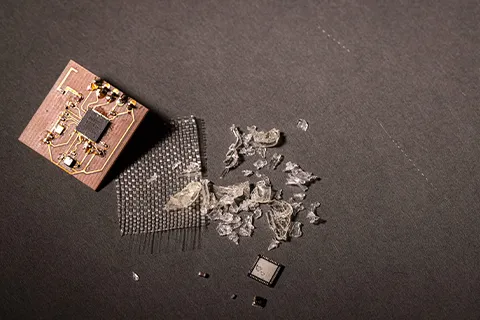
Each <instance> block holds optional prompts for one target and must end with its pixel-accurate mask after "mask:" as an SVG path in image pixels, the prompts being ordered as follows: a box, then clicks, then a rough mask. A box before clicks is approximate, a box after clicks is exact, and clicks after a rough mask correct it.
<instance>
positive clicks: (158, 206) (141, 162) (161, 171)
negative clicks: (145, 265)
mask: <svg viewBox="0 0 480 320" xmlns="http://www.w3.org/2000/svg"><path fill="white" fill-rule="evenodd" d="M199 135H200V133H199V126H198V123H197V120H196V119H195V118H194V117H190V118H186V119H178V120H174V121H172V122H171V132H170V133H169V135H168V136H167V137H166V138H165V139H163V140H161V141H159V142H158V143H156V145H155V146H154V147H153V148H151V149H150V150H149V151H148V152H147V153H145V154H144V155H142V156H141V157H140V158H139V159H137V160H136V161H135V162H134V163H132V164H131V165H129V166H128V167H127V168H126V169H125V170H124V171H123V172H122V173H120V175H119V176H118V178H117V179H116V187H117V203H118V215H119V221H120V230H121V233H122V235H131V234H142V233H150V232H158V231H167V230H173V229H181V228H192V227H200V226H202V225H203V224H204V223H205V220H204V217H203V216H202V215H201V214H200V207H199V204H197V205H195V206H193V207H191V208H189V209H185V210H177V211H169V212H167V211H165V210H164V209H163V208H164V205H165V203H166V202H167V201H168V199H169V197H170V196H171V195H173V194H174V193H176V192H178V191H180V190H181V189H182V188H184V187H185V186H186V185H187V184H188V183H189V182H190V181H191V180H192V178H190V177H186V176H184V175H182V174H181V173H182V172H183V171H184V170H185V168H186V167H187V166H188V165H189V164H190V163H191V162H197V163H199V164H200V165H202V163H201V158H202V157H201V151H200V143H199Z"/></svg>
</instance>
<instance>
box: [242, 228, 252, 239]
mask: <svg viewBox="0 0 480 320" xmlns="http://www.w3.org/2000/svg"><path fill="white" fill-rule="evenodd" d="M252 233H253V229H248V228H245V227H240V228H239V229H238V235H239V236H241V237H251V236H252Z"/></svg>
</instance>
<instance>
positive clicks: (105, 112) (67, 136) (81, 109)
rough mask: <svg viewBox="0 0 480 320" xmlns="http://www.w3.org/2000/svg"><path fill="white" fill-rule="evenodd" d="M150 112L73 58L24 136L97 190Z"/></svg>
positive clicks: (41, 152) (59, 165) (44, 154)
mask: <svg viewBox="0 0 480 320" xmlns="http://www.w3.org/2000/svg"><path fill="white" fill-rule="evenodd" d="M147 112H148V109H147V108H145V107H144V106H143V105H141V104H140V103H138V102H137V101H135V100H134V99H132V98H131V97H129V96H127V95H126V94H124V93H123V92H121V91H120V90H119V89H117V88H115V87H114V86H113V85H111V84H110V83H108V82H106V81H104V80H102V79H100V78H99V77H97V76H96V75H94V74H93V73H91V72H90V71H88V70H87V69H85V68H83V67H82V66H80V65H79V64H78V63H76V62H74V61H70V62H69V63H68V64H67V67H66V68H65V70H63V72H62V74H61V75H60V77H59V78H58V80H57V81H56V83H55V85H54V86H53V88H52V89H51V90H50V92H49V93H48V95H47V96H46V98H45V100H44V101H43V102H42V104H41V105H40V107H39V108H38V110H37V112H36V113H35V115H34V116H33V118H32V119H31V120H30V122H29V123H28V125H27V127H26V128H25V130H24V131H23V133H22V134H21V136H20V138H19V140H20V141H21V142H23V143H24V144H26V145H27V146H29V147H30V148H32V149H33V150H35V151H36V152H38V153H40V154H41V155H42V156H44V157H45V158H47V159H48V160H49V161H51V162H52V163H53V164H55V165H56V166H57V167H59V168H60V169H62V170H63V171H64V172H66V173H68V174H69V175H72V176H74V177H75V178H77V179H78V180H80V181H81V182H83V183H84V184H86V185H87V186H89V187H90V188H92V189H94V190H96V189H97V188H98V187H99V186H100V183H101V182H102V180H103V178H104V177H105V176H106V174H107V172H108V170H109V169H110V168H111V167H112V165H113V163H114V162H115V160H116V159H117V158H118V156H119V154H120V152H121V151H122V149H123V148H124V147H125V145H126V144H127V142H128V140H129V139H130V138H131V137H132V135H133V133H134V132H135V129H136V128H137V127H138V125H139V124H140V122H141V121H142V120H143V118H144V117H145V115H146V114H147Z"/></svg>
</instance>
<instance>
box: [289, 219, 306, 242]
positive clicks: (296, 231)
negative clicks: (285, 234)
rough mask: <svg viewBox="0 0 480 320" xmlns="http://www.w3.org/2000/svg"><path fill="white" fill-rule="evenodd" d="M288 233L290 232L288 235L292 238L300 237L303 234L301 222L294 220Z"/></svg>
mask: <svg viewBox="0 0 480 320" xmlns="http://www.w3.org/2000/svg"><path fill="white" fill-rule="evenodd" d="M289 233H290V236H291V237H293V238H298V237H301V236H302V235H303V232H302V223H301V222H298V221H295V222H294V223H292V225H291V228H290V231H289Z"/></svg>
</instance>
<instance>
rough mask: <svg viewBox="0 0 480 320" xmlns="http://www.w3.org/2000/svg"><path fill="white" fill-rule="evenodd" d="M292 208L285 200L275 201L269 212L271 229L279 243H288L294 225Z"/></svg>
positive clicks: (268, 217) (268, 218)
mask: <svg viewBox="0 0 480 320" xmlns="http://www.w3.org/2000/svg"><path fill="white" fill-rule="evenodd" d="M292 214H293V208H292V206H291V205H290V204H289V203H288V202H286V201H283V200H280V201H278V200H274V201H272V203H271V205H270V210H269V211H268V212H267V220H268V225H269V227H270V229H271V230H272V231H273V233H274V235H275V239H276V240H279V241H287V240H288V237H289V231H290V226H291V223H292Z"/></svg>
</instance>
